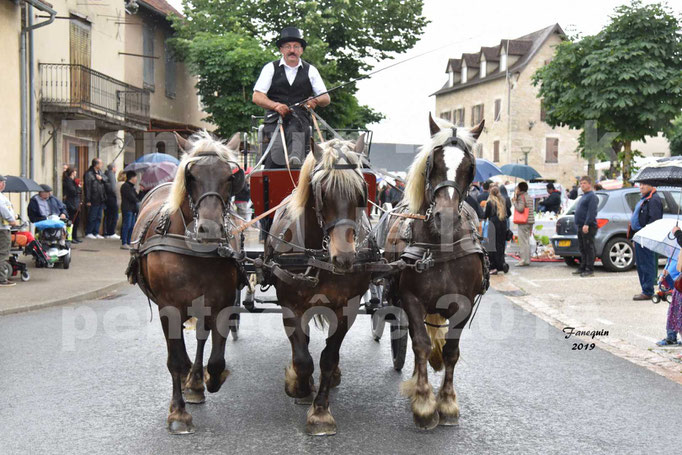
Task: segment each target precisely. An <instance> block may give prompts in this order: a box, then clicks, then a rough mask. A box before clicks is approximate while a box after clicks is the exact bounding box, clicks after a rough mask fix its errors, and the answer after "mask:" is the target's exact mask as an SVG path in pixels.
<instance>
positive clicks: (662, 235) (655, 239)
mask: <svg viewBox="0 0 682 455" xmlns="http://www.w3.org/2000/svg"><path fill="white" fill-rule="evenodd" d="M676 225H677V220H675V219H673V218H661V219H660V220H656V221H654V222H653V223H651V224H647V225H646V226H644V227H643V228H642V229H641V230H639V231H637V233H636V234H635V236H634V237H633V240H634V241H635V242H637V243H639V244H640V245H642V246H643V247H644V248H647V249H649V250H651V251H653V252H654V253H658V254H660V255H663V256H665V257H672V256H673V255H674V254H677V252H678V251H679V249H680V245H679V244H678V243H677V240H675V237H673V236H672V235H671V234H670V232H671V231H672V230H673V228H674V227H675V226H676Z"/></svg>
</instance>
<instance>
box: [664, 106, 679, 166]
mask: <svg viewBox="0 0 682 455" xmlns="http://www.w3.org/2000/svg"><path fill="white" fill-rule="evenodd" d="M666 137H667V138H668V142H669V143H670V154H671V155H673V156H680V155H682V114H680V115H679V116H678V117H677V118H676V119H675V120H673V123H672V125H671V126H670V128H669V129H668V131H667V132H666Z"/></svg>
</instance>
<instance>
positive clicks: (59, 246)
mask: <svg viewBox="0 0 682 455" xmlns="http://www.w3.org/2000/svg"><path fill="white" fill-rule="evenodd" d="M68 223H69V224H70V223H71V222H70V221H69V222H68ZM34 225H35V228H36V232H38V239H37V240H35V241H33V242H31V244H30V245H29V247H30V248H29V247H27V248H28V249H29V251H28V254H31V255H32V256H33V258H34V259H35V261H36V267H38V268H40V267H49V268H52V267H54V266H55V265H59V264H61V266H62V268H63V269H68V268H69V266H70V265H71V242H69V241H68V240H67V236H66V232H65V228H66V227H67V223H65V222H64V221H62V220H60V219H59V218H58V217H56V216H54V215H51V216H50V217H48V219H46V220H43V221H38V222H37V223H35V224H34Z"/></svg>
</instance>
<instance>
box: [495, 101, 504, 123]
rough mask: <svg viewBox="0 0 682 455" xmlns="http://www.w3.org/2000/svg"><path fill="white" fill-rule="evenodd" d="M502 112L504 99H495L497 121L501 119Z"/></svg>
mask: <svg viewBox="0 0 682 455" xmlns="http://www.w3.org/2000/svg"><path fill="white" fill-rule="evenodd" d="M501 114H502V100H501V99H496V100H495V118H494V120H493V121H495V122H497V121H499V120H500V115H501Z"/></svg>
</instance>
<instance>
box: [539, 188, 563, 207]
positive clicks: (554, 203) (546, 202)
mask: <svg viewBox="0 0 682 455" xmlns="http://www.w3.org/2000/svg"><path fill="white" fill-rule="evenodd" d="M547 192H548V193H549V196H547V197H546V198H545V199H543V200H542V204H540V210H539V211H540V212H554V213H556V214H559V212H561V193H560V192H559V191H558V190H557V189H556V188H555V187H554V184H553V183H548V184H547Z"/></svg>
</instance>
